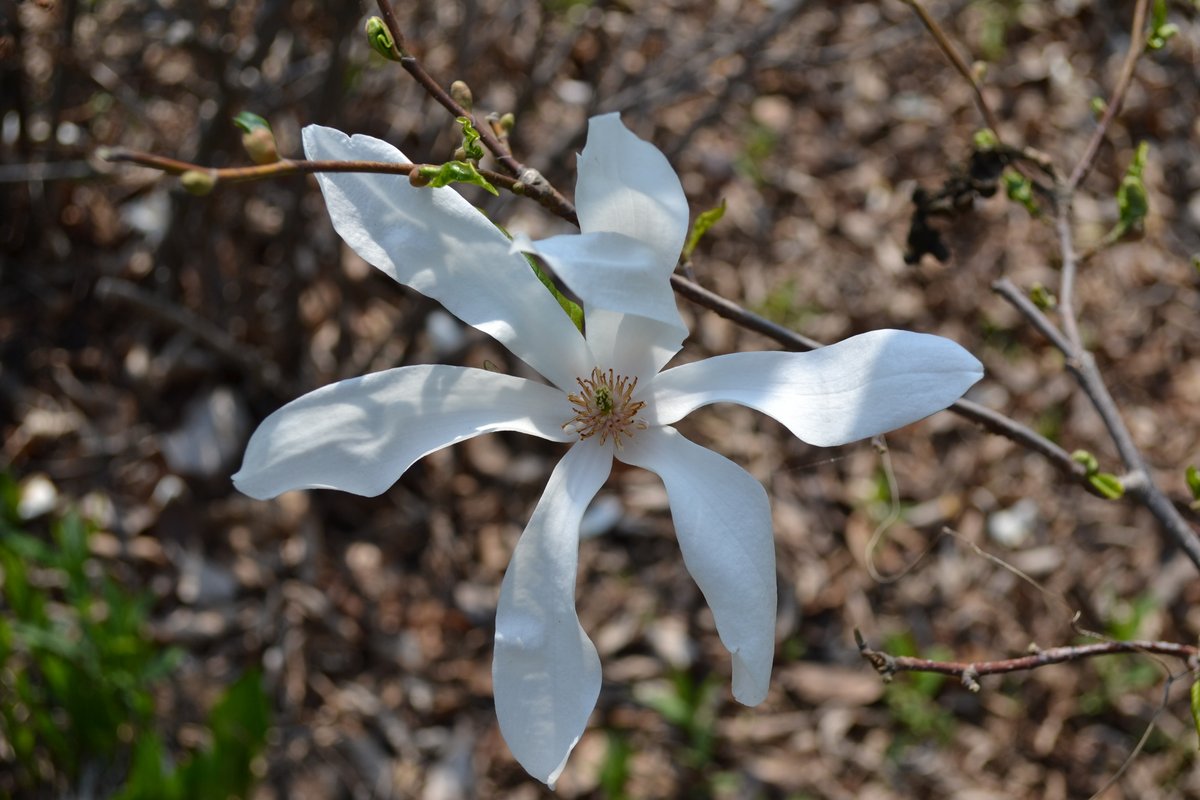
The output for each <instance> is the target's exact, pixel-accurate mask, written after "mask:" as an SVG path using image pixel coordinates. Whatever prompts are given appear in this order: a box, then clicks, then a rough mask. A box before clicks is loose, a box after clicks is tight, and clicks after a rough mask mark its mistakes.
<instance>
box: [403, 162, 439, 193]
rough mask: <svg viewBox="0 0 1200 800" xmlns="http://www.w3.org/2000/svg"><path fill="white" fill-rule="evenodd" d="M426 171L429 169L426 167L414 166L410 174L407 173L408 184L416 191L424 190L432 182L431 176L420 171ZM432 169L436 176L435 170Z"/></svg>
mask: <svg viewBox="0 0 1200 800" xmlns="http://www.w3.org/2000/svg"><path fill="white" fill-rule="evenodd" d="M428 169H429V167H428V166H426V165H421V166H418V165H415V164H414V165H413V169H412V172H410V173H408V182H409V183H410V184H411V185H413V186H415V187H416V188H418V189H424V188H425V187H426V186H428V185H429V184H430V182H431V181H432V180H433V175H430V174H427V172H422V170H428ZM433 169H434V174H437V173H436V170H437V168H436V167H433Z"/></svg>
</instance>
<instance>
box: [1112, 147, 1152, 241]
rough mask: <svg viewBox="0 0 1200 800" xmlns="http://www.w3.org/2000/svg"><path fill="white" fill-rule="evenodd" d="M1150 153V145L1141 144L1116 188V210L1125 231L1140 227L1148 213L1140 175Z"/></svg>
mask: <svg viewBox="0 0 1200 800" xmlns="http://www.w3.org/2000/svg"><path fill="white" fill-rule="evenodd" d="M1149 153H1150V145H1148V144H1147V143H1146V142H1141V143H1140V144H1138V146H1137V150H1135V151H1134V153H1133V160H1132V161H1130V162H1129V168H1128V169H1127V170H1125V177H1124V178H1122V179H1121V185H1120V187H1118V188H1117V208H1118V209H1119V210H1120V213H1121V222H1120V223H1119V224H1120V225H1121V226H1123V227H1124V229H1125V230H1126V231H1128V230H1131V229H1132V228H1134V227H1140V226H1141V224H1142V220H1144V219H1145V218H1146V212H1147V211H1149V208H1150V207H1149V202H1148V201H1147V199H1146V185H1145V184H1144V183H1143V182H1142V173H1143V172H1144V171H1145V169H1146V156H1147V155H1148V154H1149Z"/></svg>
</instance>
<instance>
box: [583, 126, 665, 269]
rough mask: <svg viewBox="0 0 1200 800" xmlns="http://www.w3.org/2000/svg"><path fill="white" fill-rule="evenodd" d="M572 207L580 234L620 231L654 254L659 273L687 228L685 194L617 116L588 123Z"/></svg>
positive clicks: (661, 157)
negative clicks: (577, 217)
mask: <svg viewBox="0 0 1200 800" xmlns="http://www.w3.org/2000/svg"><path fill="white" fill-rule="evenodd" d="M578 169H579V180H578V182H577V183H576V186H575V205H576V208H577V210H578V213H579V228H580V230H581V231H583V233H599V232H609V233H620V234H624V235H625V236H630V237H632V238H634V239H637V240H638V241H640V242H642V243H643V244H645V245H647V246H649V247H650V248H651V249H653V250H654V252H655V253H657V261H658V265H659V268H660V270H662V275H663V277H664V278H665V276H667V275H669V274H670V273H671V272H672V271H673V270H674V269H675V263H676V262H677V261H678V260H679V253H680V250H681V249H682V248H683V240H684V238H685V237H686V236H687V231H688V205H687V197H686V196H685V195H684V193H683V186H682V185H681V184H680V183H679V176H678V175H676V174H675V170H673V169H671V164H670V163H669V162H668V161H667V158H666V156H664V155H663V154H662V153H661V152H660V151H659V150H658V148H656V147H655V146H654V145H652V144H650V143H649V142H644V141H642V140H641V139H639V138H638V137H637V136H634V135H633V133H632V132H630V130H629V129H628V128H626V127H625V126H624V125H623V124H622V123H621V118H620V116H619V115H617V114H604V115H603V116H599V117H592V118H591V119H590V120H589V121H588V136H587V146H585V147H584V148H583V152H582V153H580V155H579V163H578Z"/></svg>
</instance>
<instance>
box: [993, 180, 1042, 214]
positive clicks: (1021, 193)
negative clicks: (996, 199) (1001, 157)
mask: <svg viewBox="0 0 1200 800" xmlns="http://www.w3.org/2000/svg"><path fill="white" fill-rule="evenodd" d="M1001 179H1002V180H1003V181H1004V192H1005V194H1007V195H1008V199H1009V200H1013V201H1015V202H1017V203H1020V204H1021V205H1023V206H1024V207H1025V210H1026V211H1028V212H1029V213H1030V214H1031V215H1032V216H1035V217H1036V216H1038V215H1039V214H1040V213H1041V208H1040V207H1039V206H1038V204H1037V200H1036V199H1035V198H1034V196H1033V184H1032V183H1031V182H1030V180H1029V179H1028V178H1026V177H1025V176H1024V175H1022V174H1021V173H1019V172H1017V171H1016V170H1013V169H1006V170H1004V174H1003V176H1001Z"/></svg>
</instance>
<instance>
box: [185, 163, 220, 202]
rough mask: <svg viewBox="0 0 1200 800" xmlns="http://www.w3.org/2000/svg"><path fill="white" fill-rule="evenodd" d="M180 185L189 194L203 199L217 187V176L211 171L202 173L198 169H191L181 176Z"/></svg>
mask: <svg viewBox="0 0 1200 800" xmlns="http://www.w3.org/2000/svg"><path fill="white" fill-rule="evenodd" d="M179 183H180V184H182V186H183V188H184V189H186V190H187V192H188V194H194V195H196V196H197V197H203V196H204V195H206V194H208V193H209V192H211V191H212V190H213V189H215V188H216V187H217V174H216V172H215V171H211V170H210V171H207V172H202V171H200V170H198V169H189V170H188V171H187V172H185V173H183V174H182V175H180V176H179Z"/></svg>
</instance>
